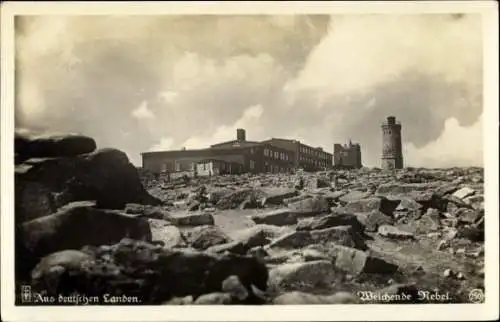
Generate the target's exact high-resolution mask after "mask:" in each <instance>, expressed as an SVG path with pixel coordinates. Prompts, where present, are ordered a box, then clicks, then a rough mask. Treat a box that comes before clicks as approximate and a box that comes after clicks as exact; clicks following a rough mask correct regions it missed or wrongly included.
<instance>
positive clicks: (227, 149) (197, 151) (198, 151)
mask: <svg viewBox="0 0 500 322" xmlns="http://www.w3.org/2000/svg"><path fill="white" fill-rule="evenodd" d="M249 148H250V147H249V146H239V147H237V146H232V147H224V148H217V149H212V148H206V149H192V150H168V151H154V152H143V153H141V155H142V156H148V155H164V156H169V155H182V156H199V155H203V156H206V157H210V156H217V155H224V154H234V153H235V152H240V151H245V150H248V149H249Z"/></svg>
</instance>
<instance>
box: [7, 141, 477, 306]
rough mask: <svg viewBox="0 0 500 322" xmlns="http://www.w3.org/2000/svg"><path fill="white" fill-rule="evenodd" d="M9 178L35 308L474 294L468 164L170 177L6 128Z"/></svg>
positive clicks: (81, 145)
mask: <svg viewBox="0 0 500 322" xmlns="http://www.w3.org/2000/svg"><path fill="white" fill-rule="evenodd" d="M15 188H16V195H15V197H16V198H15V204H16V209H15V216H16V282H17V285H18V287H21V285H31V287H32V291H33V292H35V293H39V294H41V295H42V297H43V298H44V299H47V300H46V301H39V302H38V304H58V305H61V304H81V303H83V302H85V301H86V302H87V303H85V304H128V305H130V304H179V305H180V304H346V303H401V302H409V303H428V302H431V303H450V302H452V303H453V302H455V303H457V302H470V301H471V298H470V296H469V293H470V292H471V291H472V290H474V289H479V290H483V289H484V203H483V193H484V191H483V190H484V184H483V170H482V169H479V168H468V169H458V168H455V169H433V170H430V169H405V170H400V171H383V170H380V169H360V170H352V171H347V170H332V171H328V172H317V173H302V172H298V173H296V174H294V175H289V174H286V175H285V174H261V175H241V176H220V177H212V178H197V179H186V180H184V179H179V180H178V181H174V182H167V181H166V180H165V179H164V178H161V177H160V178H156V177H155V176H153V175H151V174H149V173H147V172H146V171H143V170H140V169H139V171H138V170H137V169H136V168H135V167H134V166H133V165H132V164H130V163H129V161H128V158H127V156H126V154H124V153H123V152H121V151H119V150H116V149H97V147H96V144H95V142H94V140H93V139H92V138H89V137H85V136H81V135H58V136H56V135H50V136H49V135H38V136H36V135H34V134H32V133H27V132H19V133H17V134H16V174H15ZM476 294H477V293H476ZM42 297H41V298H42ZM51 299H52V300H51ZM75 299H79V300H75ZM474 300H476V301H477V298H475V299H474ZM18 304H23V302H22V301H21V299H19V300H18ZM24 304H37V303H26V302H24Z"/></svg>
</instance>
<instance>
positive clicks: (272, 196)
mask: <svg viewBox="0 0 500 322" xmlns="http://www.w3.org/2000/svg"><path fill="white" fill-rule="evenodd" d="M265 192H266V193H267V196H266V197H264V199H263V200H262V206H265V205H275V206H280V205H282V204H283V201H284V200H285V199H289V198H293V197H296V196H297V195H298V192H297V191H296V190H285V191H278V192H275V191H271V192H270V191H269V190H266V191H265Z"/></svg>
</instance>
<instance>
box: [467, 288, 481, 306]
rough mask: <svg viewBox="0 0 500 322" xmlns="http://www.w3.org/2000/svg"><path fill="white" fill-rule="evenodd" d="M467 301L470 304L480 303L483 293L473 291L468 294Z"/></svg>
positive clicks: (477, 290) (476, 290)
mask: <svg viewBox="0 0 500 322" xmlns="http://www.w3.org/2000/svg"><path fill="white" fill-rule="evenodd" d="M469 301H470V302H471V303H481V302H483V301H484V292H483V291H482V290H480V289H473V290H472V291H470V292H469Z"/></svg>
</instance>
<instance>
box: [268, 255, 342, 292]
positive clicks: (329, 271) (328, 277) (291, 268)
mask: <svg viewBox="0 0 500 322" xmlns="http://www.w3.org/2000/svg"><path fill="white" fill-rule="evenodd" d="M335 273H336V272H335V268H334V266H333V264H332V263H331V262H329V261H325V260H321V261H311V262H304V263H286V264H283V265H280V266H278V267H275V268H273V269H272V270H271V271H270V272H269V288H270V290H271V291H293V290H301V291H304V290H312V289H315V288H318V287H329V286H331V285H332V284H333V283H334V282H335V279H336V274H335Z"/></svg>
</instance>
